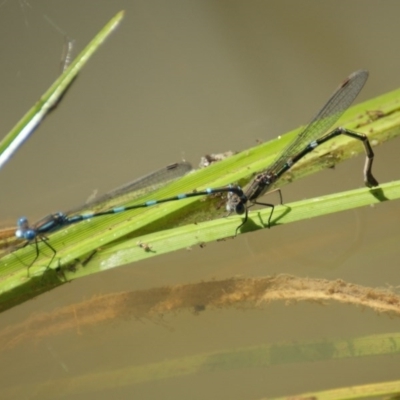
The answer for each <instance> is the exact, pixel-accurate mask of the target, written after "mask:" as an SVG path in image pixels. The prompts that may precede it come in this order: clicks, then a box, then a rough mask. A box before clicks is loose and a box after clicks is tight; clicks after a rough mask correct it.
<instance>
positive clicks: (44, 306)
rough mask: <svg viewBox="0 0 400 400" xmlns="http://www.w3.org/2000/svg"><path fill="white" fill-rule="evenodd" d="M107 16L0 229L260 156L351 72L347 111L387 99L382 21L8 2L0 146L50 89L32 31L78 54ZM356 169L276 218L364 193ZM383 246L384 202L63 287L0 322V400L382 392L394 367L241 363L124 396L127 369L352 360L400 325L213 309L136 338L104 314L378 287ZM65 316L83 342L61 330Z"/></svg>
mask: <svg viewBox="0 0 400 400" xmlns="http://www.w3.org/2000/svg"><path fill="white" fill-rule="evenodd" d="M121 9H125V10H126V17H125V20H124V21H123V24H122V26H121V27H120V28H119V29H118V30H117V31H116V32H115V34H114V35H113V36H112V37H111V39H110V40H108V42H107V43H106V45H105V46H103V48H101V49H100V51H99V52H98V54H96V56H95V57H94V58H93V59H92V60H91V61H90V62H89V65H88V66H87V67H85V69H84V71H83V72H82V74H81V75H80V76H79V78H78V80H77V81H76V83H75V84H74V86H73V88H72V89H71V91H70V92H69V93H68V95H67V96H66V98H65V99H64V101H63V103H62V107H60V108H59V109H58V110H57V112H55V113H53V114H52V115H51V117H49V119H48V120H46V121H45V123H44V124H43V125H42V126H41V127H40V128H39V129H38V131H37V132H36V133H35V134H34V135H33V137H32V138H30V140H29V141H28V142H27V143H26V144H25V145H24V146H23V148H22V149H21V150H20V151H19V152H18V154H17V155H16V156H15V157H14V158H13V160H12V161H11V162H10V163H9V164H8V165H7V166H6V167H5V168H4V169H3V170H2V171H1V175H0V182H1V187H2V189H3V190H2V200H1V204H2V207H1V210H0V218H1V221H4V222H5V224H6V225H10V224H12V223H13V222H14V221H15V219H16V218H17V217H19V216H20V215H21V214H24V215H27V216H29V218H30V219H31V220H36V219H39V218H40V217H42V216H43V215H45V214H47V213H49V212H51V211H58V210H65V209H69V208H71V207H74V206H76V205H79V204H80V203H83V202H84V201H85V200H86V199H87V198H88V197H89V196H90V195H91V193H92V192H93V191H94V190H99V191H101V192H104V191H106V190H108V189H112V188H113V187H116V186H118V185H121V184H123V183H124V182H127V181H129V180H132V179H134V178H136V177H138V176H141V175H142V174H145V173H147V172H149V171H152V170H154V169H157V168H159V167H162V166H164V165H167V164H169V163H171V162H174V161H179V160H181V159H182V158H185V159H187V160H189V161H191V162H192V163H193V164H197V162H198V160H199V159H200V157H201V156H203V155H204V154H207V153H212V152H222V151H226V150H243V149H245V148H248V147H251V146H253V145H254V144H255V143H256V140H257V139H261V140H264V141H265V140H268V139H272V138H274V137H276V136H278V135H280V134H282V133H284V132H286V131H288V130H289V129H292V128H295V127H297V126H298V125H300V124H304V123H306V122H307V121H308V120H309V119H310V118H311V117H312V116H313V114H314V113H315V112H316V111H317V110H318V109H319V107H321V106H322V105H323V103H324V101H326V100H327V98H328V96H329V94H330V93H331V92H332V91H333V90H334V88H335V87H336V86H337V85H338V84H339V83H340V82H341V81H342V79H344V78H345V77H346V76H347V75H348V74H349V73H350V72H352V71H354V70H356V69H359V68H366V69H368V70H369V71H370V78H369V81H368V83H367V85H366V87H365V88H364V89H363V92H362V93H361V95H360V96H359V99H358V101H362V100H365V99H368V98H371V97H374V96H376V95H379V94H381V93H384V92H387V91H389V90H393V89H396V88H398V87H399V85H400V75H399V70H400V68H399V67H400V60H399V58H398V55H397V53H398V51H397V42H398V37H399V34H400V27H399V24H398V15H399V11H400V6H399V4H398V2H395V1H393V2H391V1H386V2H384V3H382V2H378V1H362V2H361V1H353V2H335V1H325V2H318V1H302V2H296V1H291V2H290V1H280V2H267V1H264V2H259V1H247V2H239V1H236V2H235V1H229V2H228V1H201V2H200V1H197V2H196V1H169V2H163V1H154V2H146V1H143V2H139V1H113V2H105V1H97V2H78V1H68V2H61V1H59V2H53V1H42V0H36V1H35V2H28V1H22V0H21V1H15V0H14V1H12V0H8V1H4V2H2V3H1V5H0V32H1V34H0V49H1V54H2V63H1V65H2V74H1V77H0V81H1V88H2V90H1V91H0V101H1V108H2V110H3V112H2V118H1V120H0V130H1V132H3V133H4V134H5V133H6V132H8V130H9V129H10V128H11V127H12V126H13V125H14V124H15V122H16V121H17V120H18V119H19V118H20V117H21V116H22V115H23V114H24V113H25V112H26V111H27V109H28V108H29V107H31V105H32V104H33V103H34V102H35V101H37V99H38V98H39V96H40V95H41V94H42V93H43V92H44V90H45V89H47V87H48V86H49V85H50V84H51V83H52V82H53V80H54V78H55V77H56V76H57V74H58V68H59V61H60V56H61V52H62V46H63V37H62V35H61V34H60V33H58V32H57V31H56V30H55V29H54V28H53V27H52V26H51V25H50V24H49V23H48V22H47V21H46V19H45V18H44V15H47V16H48V17H49V18H50V19H51V20H52V21H54V22H55V23H56V24H57V25H58V26H60V27H61V28H62V29H63V30H64V31H66V32H67V33H68V35H69V36H71V37H73V38H74V39H75V40H76V46H77V50H78V51H80V50H81V49H82V47H83V46H85V45H86V44H87V42H88V41H89V40H90V39H91V38H92V37H93V35H94V34H95V33H96V32H97V31H98V30H99V29H100V28H101V27H102V26H103V25H104V24H105V23H106V22H107V21H108V20H109V19H110V18H111V17H112V16H113V15H114V14H115V13H116V12H117V11H119V10H121ZM399 151H400V145H399V142H398V140H397V141H396V140H394V141H392V142H391V143H388V144H384V145H382V146H380V147H377V148H376V162H375V165H374V167H375V171H374V172H375V175H376V177H377V178H378V179H379V180H380V181H381V182H387V181H391V180H394V179H398V178H399V167H398V165H397V164H398V158H399V157H398V154H399ZM363 162H364V161H363V159H361V158H358V159H354V160H351V161H348V162H346V163H343V164H341V165H339V166H338V167H337V168H336V169H335V170H334V171H331V170H329V171H325V172H322V173H319V174H317V175H315V176H312V177H310V178H308V179H305V180H302V181H300V182H296V183H294V184H292V185H288V186H287V187H285V189H284V199H285V201H286V202H290V201H293V200H296V199H303V198H307V197H312V196H317V195H321V194H327V193H331V192H335V191H342V190H347V189H352V188H356V187H361V186H362V176H361V169H362V165H363ZM399 238H400V228H399V224H398V204H397V203H396V202H392V203H385V204H381V205H379V206H377V207H374V208H364V209H361V210H357V211H351V212H346V213H341V214H336V215H333V216H327V217H324V218H320V219H315V220H310V221H303V222H301V223H298V224H292V225H286V226H283V227H279V228H276V229H273V230H271V231H267V230H265V231H259V232H256V233H253V234H248V235H242V236H241V237H239V238H237V239H235V241H226V242H219V243H214V244H210V245H207V246H206V247H205V248H203V249H201V248H195V249H193V250H192V251H180V252H177V253H174V254H169V255H167V256H162V257H155V258H152V259H150V260H147V261H144V262H140V263H137V264H134V265H131V266H126V267H122V268H117V269H115V270H112V271H108V272H105V273H102V274H98V275H97V276H93V277H89V278H86V279H81V280H79V281H74V282H72V283H70V284H67V285H64V286H62V287H60V288H58V289H56V290H54V291H52V292H49V293H46V294H44V295H42V296H40V297H38V298H36V299H35V300H33V301H30V302H27V303H25V304H23V305H21V306H19V307H16V308H14V309H12V310H10V311H8V312H5V313H3V314H2V315H1V322H0V332H2V333H4V332H6V331H5V330H6V329H7V328H8V329H16V327H19V330H13V331H11V332H12V333H14V336H15V338H14V339H12V338H10V337H9V336H7V337H5V336H3V338H4V340H3V343H2V346H0V348H1V357H0V366H1V370H2V374H1V378H0V383H1V387H2V389H3V390H5V389H7V392H4V393H7V396H9V397H12V396H13V394H14V395H15V398H23V397H25V398H36V397H38V398H39V397H40V398H61V397H66V398H85V399H87V398H96V399H102V398H104V399H108V398H111V397H114V398H115V397H119V398H127V397H133V396H134V395H135V396H136V398H141V399H145V398H156V397H157V398H160V397H161V398H171V399H172V398H174V399H177V398H185V399H186V398H191V399H197V398H198V399H202V398H218V399H224V398H227V399H228V398H229V399H243V398H246V399H247V398H261V397H263V396H268V397H271V396H278V395H294V394H297V393H301V392H306V391H311V390H320V389H328V388H333V387H340V386H345V385H357V384H363V383H370V382H379V381H385V380H392V379H397V378H398V365H399V357H398V356H393V355H389V356H384V355H382V356H379V357H376V356H372V355H369V356H366V357H363V358H357V357H355V358H344V359H342V360H329V359H328V360H319V361H313V362H311V361H303V362H297V363H295V362H289V361H287V362H284V361H282V362H280V363H277V365H259V366H258V367H257V366H255V365H254V364H252V363H251V362H249V363H248V365H247V364H246V363H245V362H243V360H241V362H240V363H239V364H238V365H236V364H235V363H234V362H233V361H232V362H227V364H226V365H224V366H223V367H222V366H220V365H218V366H216V367H215V368H214V369H210V368H208V369H207V370H206V369H202V370H198V369H195V370H192V371H191V372H190V373H181V374H171V376H168V371H169V369H172V368H171V365H168V366H166V370H167V371H166V372H165V371H164V372H165V374H166V376H162V379H161V378H159V374H160V373H159V372H154V373H153V374H151V373H147V375H146V376H150V379H148V380H144V379H143V380H140V379H139V377H140V376H143V374H144V373H143V370H144V369H146V368H147V369H146V371H148V370H149V369H151V366H152V365H161V363H163V362H166V363H167V362H169V363H173V362H174V361H175V362H176V364H177V366H178V367H179V365H180V363H182V360H183V359H185V360H186V359H187V358H189V359H190V360H192V359H193V358H196V357H202V356H204V355H209V354H214V353H222V352H232V351H234V350H235V349H239V348H244V349H249V348H252V347H256V348H259V347H261V346H265V345H269V346H272V345H276V346H278V345H280V344H282V343H298V344H299V345H301V344H303V343H308V342H319V341H321V340H325V341H329V340H336V339H338V338H339V339H344V340H352V339H354V338H357V337H361V336H371V335H377V334H382V333H392V332H397V331H398V330H399V328H400V321H399V319H398V318H397V317H395V318H393V319H390V318H388V316H385V315H380V314H377V313H375V312H374V311H372V310H370V309H368V308H361V307H356V306H355V304H352V305H343V304H341V303H339V302H338V303H335V302H332V303H328V305H327V306H325V307H321V305H320V304H319V303H320V301H318V304H317V303H315V304H314V303H308V302H306V303H300V304H297V305H295V304H294V303H290V304H289V305H287V304H285V302H283V301H282V302H273V303H270V304H268V305H265V304H264V305H263V307H258V306H256V305H248V304H247V306H245V305H243V307H233V308H229V307H228V308H222V307H221V308H220V309H219V308H217V307H205V308H204V298H200V299H198V302H197V303H196V302H194V303H193V305H192V306H193V307H192V308H189V309H187V310H183V309H182V310H180V311H179V312H178V310H174V311H170V312H166V311H165V310H163V311H160V312H159V313H158V314H157V316H154V315H153V316H152V317H151V318H150V317H146V316H143V315H142V316H141V315H139V316H138V315H136V314H135V313H132V314H128V316H127V315H126V314H121V313H119V312H118V307H117V306H114V308H113V304H112V302H111V301H110V300H109V299H110V298H114V296H115V294H116V293H119V292H128V293H136V292H137V291H138V290H148V291H149V292H147V293H148V294H149V295H151V294H153V295H154V296H156V295H157V296H159V291H160V290H161V288H162V287H165V286H168V287H170V286H174V285H186V284H189V283H193V284H199V283H200V282H201V281H204V282H210V281H212V280H213V279H215V280H218V281H223V280H229V279H231V278H232V277H240V278H243V279H245V278H253V277H266V276H271V275H273V274H280V273H285V274H291V275H294V276H296V277H298V278H306V277H308V278H314V279H326V280H336V279H342V280H344V281H346V282H351V283H354V284H357V285H363V286H367V287H371V288H377V287H385V286H393V287H394V286H398V284H399V269H398V264H399V263H398V258H399V257H398V242H399ZM203 295H204V293H203ZM93 296H97V297H98V298H100V299H103V298H104V299H105V300H104V303H102V302H100V304H103V306H104V304H106V305H108V306H110V307H109V308H107V309H108V310H110V309H111V310H114V314H113V313H112V311H108V312H109V313H111V314H107V317H108V319H107V323H104V321H100V320H99V318H98V316H99V315H100V314H99V312H98V309H97V308H95V307H93V314H92V320H90V316H91V314H90V311H88V308H90V306H92V303H90V301H92V299H93ZM107 299H108V300H107ZM364 306H365V305H364ZM82 307H86V308H85V320H84V321H85V323H84V322H83V320H81V321H80V320H79V318H80V317H79V313H77V312H76V310H78V309H80V308H82ZM135 307H137V305H135ZM58 309H60V310H64V311H65V310H70V312H71V315H72V316H73V318H74V320H75V321H76V324H75V325H74V328H73V329H66V328H65V329H60V326H61V325H60V324H62V323H65V324H66V325H65V326H67V324H69V325H68V326H72V324H71V322H70V321H71V319H70V318H66V317H65V316H63V315H64V314H62V313H61V311H57V310H58ZM74 310H75V313H74ZM43 313H49V314H46V315H51V316H52V317H51V318H54V329H53V330H52V329H51V326H52V325H51V323H49V322H48V320H47V321H46V324H45V323H42V325H41V332H45V333H46V334H42V335H39V336H38V335H37V332H38V328H37V326H36V325H35V326H33V325H32V321H37V320H38V317H39V316H40V315H43ZM57 318H59V319H57ZM88 320H89V322H88ZM22 339H23V340H22ZM4 342H6V344H8V346H5V345H4ZM246 365H247V366H246ZM177 366H175V369H174V371H176V367H177ZM135 368H136V369H135ZM184 368H187V364H185V365H183V364H182V370H184ZM157 371H158V370H157ZM185 371H186V370H185ZM111 374H114V375H112V379H114V380H111ZM92 378H93V380H92V381H91V379H92ZM108 380H110V382H111V383H109V385H100V382H101V381H107V382H109V381H108ZM78 381H79V382H84V384H81V385H78ZM91 382H92V383H91ZM18 387H19V388H20V391H16V388H18ZM72 387H77V388H78V389H76V390H75V391H73V390H72V389H71V388H72Z"/></svg>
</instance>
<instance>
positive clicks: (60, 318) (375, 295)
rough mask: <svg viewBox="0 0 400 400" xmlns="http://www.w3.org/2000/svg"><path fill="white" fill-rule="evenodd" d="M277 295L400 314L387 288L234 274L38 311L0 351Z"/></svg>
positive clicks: (4, 339)
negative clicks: (99, 327)
mask: <svg viewBox="0 0 400 400" xmlns="http://www.w3.org/2000/svg"><path fill="white" fill-rule="evenodd" d="M276 300H283V301H285V302H288V301H289V302H298V301H312V302H318V303H320V304H325V303H326V301H328V300H334V301H337V302H340V303H346V304H353V305H357V306H363V307H368V308H372V309H373V310H375V311H376V312H379V313H390V314H391V315H400V296H399V295H397V294H395V293H394V292H392V291H390V290H388V289H373V288H369V287H365V286H360V285H355V284H351V283H347V282H345V281H343V280H339V279H338V280H335V281H328V280H324V279H308V278H297V277H294V276H291V275H277V276H272V277H262V278H230V279H225V280H219V281H217V280H215V281H208V282H199V283H194V284H185V285H177V286H165V287H160V288H154V289H148V290H138V291H134V292H121V293H111V294H106V295H99V296H95V297H93V298H92V299H90V300H86V301H84V302H82V303H76V304H72V305H69V306H66V307H62V308H59V309H57V310H54V311H52V312H50V313H35V314H34V315H32V316H31V317H30V318H29V319H27V320H26V321H24V322H21V323H20V324H16V325H11V326H8V327H7V328H6V329H3V330H1V331H0V351H4V350H7V349H11V348H14V347H16V346H17V345H20V344H22V343H24V342H26V341H32V340H40V339H42V338H46V337H49V336H50V337H51V336H55V335H59V334H62V333H65V332H67V331H71V330H75V331H76V332H78V333H82V331H83V330H84V328H85V327H90V326H93V325H97V324H100V323H104V322H109V321H113V320H116V319H118V320H119V319H122V318H132V317H133V318H137V319H155V318H157V317H159V316H162V315H165V314H166V313H171V312H177V311H184V310H190V311H192V312H193V313H194V314H195V315H197V314H199V313H201V312H205V311H206V310H210V309H215V308H218V309H221V308H239V307H240V308H241V309H243V307H245V308H260V307H265V306H266V305H267V304H268V303H269V302H271V301H276Z"/></svg>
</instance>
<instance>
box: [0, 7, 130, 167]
mask: <svg viewBox="0 0 400 400" xmlns="http://www.w3.org/2000/svg"><path fill="white" fill-rule="evenodd" d="M123 16H124V12H123V11H121V12H119V13H118V14H116V15H115V16H114V17H113V18H112V19H111V20H110V21H109V22H108V23H107V25H105V26H104V28H103V29H102V30H101V31H100V32H99V33H98V34H97V35H96V36H95V38H94V39H93V40H92V41H91V42H90V43H89V44H88V45H87V46H86V48H85V49H84V50H83V51H82V52H81V53H80V54H79V55H78V56H77V57H76V59H75V60H74V61H73V62H72V63H71V65H70V66H69V67H68V68H67V69H66V70H65V71H64V72H63V74H62V75H61V76H60V77H59V78H58V79H57V80H56V81H55V82H54V83H53V84H52V85H51V86H50V88H49V89H48V90H47V91H46V92H45V93H44V94H43V96H42V97H41V98H40V100H39V101H38V102H37V103H36V104H35V105H34V106H33V107H32V108H31V109H30V110H29V111H28V112H27V113H26V114H25V115H24V116H23V117H22V118H21V120H20V121H19V122H18V123H17V124H16V125H15V127H14V128H13V129H11V131H10V132H9V133H8V134H7V135H6V136H5V138H4V139H3V140H2V141H1V142H0V169H1V168H2V166H3V165H4V164H5V163H6V162H7V161H8V160H9V159H10V157H11V156H12V155H13V154H14V153H15V152H16V151H17V150H18V148H19V146H20V145H21V144H22V143H23V142H24V141H25V140H26V139H27V138H28V137H29V135H31V134H32V133H33V132H34V130H35V129H36V128H37V127H38V125H39V124H40V122H41V121H42V120H43V119H44V118H45V117H46V115H47V114H48V113H49V112H50V111H51V110H52V108H53V107H55V105H56V104H57V102H58V101H59V100H60V99H61V97H62V96H63V94H64V93H65V91H66V90H67V89H68V87H69V86H70V85H71V83H72V82H73V80H74V79H75V78H76V76H77V75H78V73H79V72H80V70H81V69H82V68H83V66H84V65H85V64H86V62H87V61H88V60H89V58H90V57H91V56H92V55H93V53H94V52H95V51H96V50H97V49H98V48H99V47H100V46H101V44H102V43H104V41H105V40H106V39H107V38H108V37H109V36H110V34H111V33H112V32H113V31H114V29H115V28H116V27H117V26H118V25H119V23H120V22H121V20H122V18H123Z"/></svg>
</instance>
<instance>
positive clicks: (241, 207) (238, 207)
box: [235, 202, 246, 215]
mask: <svg viewBox="0 0 400 400" xmlns="http://www.w3.org/2000/svg"><path fill="white" fill-rule="evenodd" d="M245 210H246V207H245V205H244V204H243V203H242V202H240V203H238V204H236V208H235V212H236V214H239V215H241V214H244V212H245Z"/></svg>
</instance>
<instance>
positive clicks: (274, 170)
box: [15, 70, 378, 273]
mask: <svg viewBox="0 0 400 400" xmlns="http://www.w3.org/2000/svg"><path fill="white" fill-rule="evenodd" d="M367 78H368V72H367V71H365V70H359V71H356V72H354V73H352V74H351V75H350V76H349V77H348V78H347V79H346V80H345V81H344V82H343V83H342V84H341V85H340V86H339V87H338V88H337V89H336V91H335V92H334V93H333V95H332V96H331V97H330V98H329V100H328V101H327V102H326V104H325V105H324V106H323V107H322V109H321V110H320V111H319V112H318V113H317V115H316V116H315V117H314V118H313V119H312V120H311V122H310V123H309V124H308V125H307V126H306V127H305V128H304V129H303V130H302V131H301V133H300V134H299V135H298V136H297V137H296V138H295V139H294V140H293V141H292V143H290V144H289V145H288V146H287V147H286V149H284V150H283V152H282V153H281V154H280V155H279V156H278V157H277V159H276V160H275V162H273V163H272V164H271V165H270V166H269V167H268V168H266V169H265V170H264V171H262V172H260V173H258V174H257V175H256V176H255V178H254V179H253V180H252V181H251V183H250V184H249V185H248V187H247V188H246V189H245V190H243V189H242V188H241V187H240V186H238V185H235V184H231V185H228V186H225V187H219V188H208V189H205V190H201V191H196V190H195V188H194V190H193V191H192V192H190V193H184V194H178V195H175V196H172V197H168V198H164V199H158V200H151V201H146V202H143V203H140V204H133V205H128V206H118V207H112V208H109V209H106V210H102V211H98V212H96V211H95V212H88V213H82V214H79V210H73V211H72V212H68V213H61V212H58V213H55V214H50V215H49V216H47V217H45V218H44V219H42V220H40V221H39V222H38V223H36V224H34V225H30V224H29V223H28V220H27V218H25V217H22V218H20V219H19V220H18V229H17V230H16V233H15V234H16V236H17V237H18V238H19V239H22V240H25V241H26V242H27V243H34V245H35V247H36V257H35V258H34V260H33V261H32V263H31V264H30V265H29V266H28V271H29V268H30V266H32V265H33V263H34V262H35V261H36V259H37V257H38V255H39V247H38V245H39V242H43V243H44V245H45V246H47V247H48V248H49V249H50V250H51V251H52V254H53V255H52V258H51V260H50V263H49V265H50V264H51V262H52V261H53V259H54V258H55V256H56V253H57V252H56V249H55V248H54V247H53V246H52V245H51V244H50V242H49V240H48V238H47V237H46V235H47V234H49V233H52V232H54V231H56V230H59V229H61V228H63V227H65V226H68V225H71V224H75V223H77V222H80V221H83V220H89V219H92V218H97V217H101V216H105V215H110V214H119V213H121V212H126V211H129V210H134V209H138V208H145V207H150V206H155V205H157V204H162V203H166V202H171V201H177V200H183V199H188V198H192V197H198V196H207V195H212V194H218V193H226V194H227V195H228V199H227V204H226V209H227V211H228V214H231V213H233V212H235V213H236V214H239V215H244V218H243V221H242V223H241V224H240V225H239V226H238V227H237V229H236V232H235V234H237V233H238V232H239V230H240V228H241V227H242V226H243V225H244V224H245V223H246V222H247V220H248V209H249V207H250V206H252V205H255V204H259V205H264V206H268V207H270V208H271V213H270V216H269V219H268V225H269V224H270V222H271V218H272V215H273V210H274V205H273V204H270V203H261V202H259V201H258V198H259V197H260V196H262V195H264V194H265V193H266V192H268V191H269V190H270V188H271V186H272V185H273V184H276V183H277V182H278V181H279V179H280V178H281V177H282V176H283V175H284V174H285V172H287V171H289V170H290V169H291V168H292V167H293V165H295V164H296V163H297V162H299V161H300V160H301V159H302V158H303V157H305V156H306V155H307V154H309V153H310V152H312V151H313V150H314V149H316V148H317V147H318V146H319V145H321V144H323V143H325V142H327V141H329V140H331V139H333V138H335V137H337V136H339V135H346V136H349V137H351V138H353V139H357V140H359V141H361V142H362V144H363V146H364V149H365V153H366V160H365V165H364V170H363V175H364V183H365V184H366V185H367V186H368V187H374V186H377V185H378V182H377V180H376V179H375V178H374V176H373V174H372V161H373V158H374V153H373V151H372V148H371V145H370V142H369V140H368V138H367V136H366V135H365V134H362V133H357V132H354V131H352V130H348V129H345V128H341V127H338V128H335V129H334V130H332V131H329V129H330V128H331V127H332V126H333V125H334V124H335V123H336V122H337V121H338V119H339V118H340V117H341V115H342V114H343V113H344V112H345V111H346V110H347V109H348V107H349V106H350V105H351V103H352V102H353V101H354V99H355V98H356V97H357V95H358V93H359V92H360V91H361V89H362V87H363V86H364V84H365V82H366V80H367ZM190 169H191V167H190V164H188V163H185V162H183V163H177V164H173V166H172V167H171V166H170V167H167V168H165V169H162V170H160V171H156V172H155V173H153V174H151V175H154V176H158V177H160V176H162V175H163V172H165V171H169V173H171V174H172V173H173V174H175V175H174V178H177V177H179V176H182V175H184V174H185V173H187V172H189V170H190ZM167 176H168V172H167ZM171 176H172V175H171ZM161 179H163V178H162V177H161ZM167 180H168V179H167ZM133 190H135V185H132V184H128V185H126V186H125V187H123V188H120V189H117V190H116V191H113V192H111V193H109V194H108V195H105V197H107V196H108V198H113V197H115V196H121V195H123V194H124V193H129V192H132V191H133ZM279 193H280V192H279ZM280 200H281V203H282V196H281V195H280ZM99 201H104V198H102V199H99V200H97V203H98V202H99ZM93 206H94V204H85V206H84V207H83V208H84V209H90V208H91V207H93ZM28 273H29V272H28Z"/></svg>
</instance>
